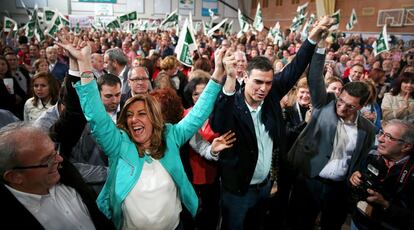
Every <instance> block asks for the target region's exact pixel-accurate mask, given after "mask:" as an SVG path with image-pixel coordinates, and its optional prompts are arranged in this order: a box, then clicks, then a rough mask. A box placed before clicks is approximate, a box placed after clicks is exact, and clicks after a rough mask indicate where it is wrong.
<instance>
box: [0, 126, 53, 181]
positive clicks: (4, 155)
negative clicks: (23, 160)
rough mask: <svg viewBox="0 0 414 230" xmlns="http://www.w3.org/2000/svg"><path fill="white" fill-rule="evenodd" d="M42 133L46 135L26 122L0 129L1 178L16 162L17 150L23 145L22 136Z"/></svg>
mask: <svg viewBox="0 0 414 230" xmlns="http://www.w3.org/2000/svg"><path fill="white" fill-rule="evenodd" d="M39 133H43V134H45V135H47V134H46V133H45V132H44V131H42V130H41V129H40V128H37V127H35V126H33V125H32V124H29V123H27V122H22V121H18V122H14V123H11V124H9V125H7V126H5V127H3V128H1V129H0V175H1V178H2V177H3V175H4V173H5V172H6V171H7V170H10V169H11V168H13V167H14V166H15V165H16V164H17V163H18V162H17V159H16V158H17V154H18V153H19V148H20V147H21V145H22V144H23V143H24V141H25V140H22V138H21V137H22V134H25V135H27V134H29V135H30V134H35V135H39Z"/></svg>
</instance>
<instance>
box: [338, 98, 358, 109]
mask: <svg viewBox="0 0 414 230" xmlns="http://www.w3.org/2000/svg"><path fill="white" fill-rule="evenodd" d="M336 102H337V103H338V105H345V108H346V109H349V110H356V109H357V108H358V107H357V106H355V105H350V104H348V103H346V102H345V101H344V100H343V99H342V98H340V97H339V98H338V100H337V101H336Z"/></svg>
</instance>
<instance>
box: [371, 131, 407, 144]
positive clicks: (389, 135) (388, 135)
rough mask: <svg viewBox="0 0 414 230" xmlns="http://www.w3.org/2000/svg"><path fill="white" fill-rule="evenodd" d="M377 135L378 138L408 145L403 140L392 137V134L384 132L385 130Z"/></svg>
mask: <svg viewBox="0 0 414 230" xmlns="http://www.w3.org/2000/svg"><path fill="white" fill-rule="evenodd" d="M377 135H378V137H381V136H384V139H385V140H386V141H399V142H403V143H406V142H405V141H404V140H403V139H398V138H395V137H393V136H391V134H389V133H386V132H384V130H382V129H381V130H380V131H379V133H378V134H377Z"/></svg>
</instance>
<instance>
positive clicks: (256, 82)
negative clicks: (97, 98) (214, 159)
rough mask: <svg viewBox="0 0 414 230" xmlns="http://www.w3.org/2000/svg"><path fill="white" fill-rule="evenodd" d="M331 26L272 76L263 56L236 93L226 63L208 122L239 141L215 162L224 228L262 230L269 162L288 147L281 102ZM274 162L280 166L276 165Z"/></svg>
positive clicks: (231, 66)
mask: <svg viewBox="0 0 414 230" xmlns="http://www.w3.org/2000/svg"><path fill="white" fill-rule="evenodd" d="M331 23H332V20H331V19H329V18H328V17H325V18H323V19H322V20H321V21H319V23H318V25H317V26H316V27H315V28H314V29H312V31H311V33H310V36H309V38H308V39H307V40H306V41H305V42H304V43H303V45H302V47H301V49H300V50H299V52H298V54H297V55H296V58H295V59H293V61H292V63H291V64H289V65H287V66H286V68H285V69H284V70H283V71H282V72H280V73H278V74H276V75H274V72H273V67H272V64H271V63H270V61H269V60H268V59H267V58H266V57H256V58H253V59H252V60H251V61H250V62H249V63H248V66H247V76H246V77H245V79H244V80H245V87H244V88H243V89H242V90H240V91H237V92H236V90H235V86H236V74H235V65H236V61H235V58H234V56H230V57H229V58H227V60H225V67H226V73H227V80H226V83H225V85H224V88H223V92H222V93H221V94H220V95H219V96H218V98H217V101H216V105H215V108H214V111H213V114H212V118H211V120H210V121H211V127H212V128H213V130H214V131H215V132H219V133H225V132H227V131H229V130H232V131H234V132H235V134H236V138H237V140H236V143H235V144H234V146H233V148H230V149H228V150H226V151H224V153H222V154H220V159H219V167H220V177H221V183H222V194H221V199H222V214H223V225H222V227H223V229H243V228H244V227H245V228H248V229H253V228H255V229H262V228H263V219H264V218H263V217H264V211H265V210H264V203H265V201H266V199H267V198H268V197H269V194H270V188H271V183H270V180H269V174H270V171H271V170H270V168H271V163H272V162H271V161H272V158H273V157H274V159H278V158H280V157H278V154H279V152H283V150H284V149H285V142H286V136H285V127H284V122H283V118H282V109H281V107H280V103H279V101H280V100H281V98H282V97H283V96H284V95H285V94H286V93H287V92H288V91H289V90H290V89H291V88H292V87H293V86H294V84H295V83H296V81H297V80H298V78H299V76H300V75H301V74H302V73H303V71H304V70H305V68H306V66H307V65H308V63H309V62H310V60H311V57H312V54H313V52H314V48H315V45H316V42H319V39H320V37H321V34H322V33H323V32H324V31H326V30H327V29H328V27H329V25H330V24H331ZM273 163H274V166H276V167H278V163H277V162H273ZM277 176H280V175H277ZM248 213H249V214H248Z"/></svg>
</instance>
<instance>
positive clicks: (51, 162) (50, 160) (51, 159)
mask: <svg viewBox="0 0 414 230" xmlns="http://www.w3.org/2000/svg"><path fill="white" fill-rule="evenodd" d="M57 155H59V152H58V151H56V150H55V152H54V153H53V154H51V155H50V156H49V157H48V158H47V160H46V161H45V162H44V163H42V164H38V165H28V166H16V167H13V168H12V169H15V170H25V169H38V168H51V167H52V166H53V165H54V164H55V163H56V157H57Z"/></svg>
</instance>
